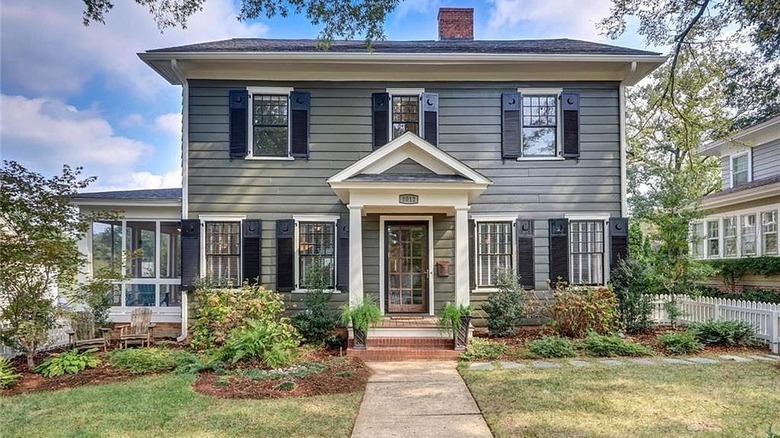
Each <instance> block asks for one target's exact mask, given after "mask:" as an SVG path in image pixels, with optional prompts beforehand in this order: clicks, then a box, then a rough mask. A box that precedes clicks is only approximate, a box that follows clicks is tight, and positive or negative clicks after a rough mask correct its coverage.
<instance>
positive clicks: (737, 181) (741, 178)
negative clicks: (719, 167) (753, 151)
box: [731, 152, 750, 187]
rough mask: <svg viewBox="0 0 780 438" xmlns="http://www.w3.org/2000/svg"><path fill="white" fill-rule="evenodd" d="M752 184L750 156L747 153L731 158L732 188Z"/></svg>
mask: <svg viewBox="0 0 780 438" xmlns="http://www.w3.org/2000/svg"><path fill="white" fill-rule="evenodd" d="M748 182H750V154H748V153H747V152H745V153H743V154H739V155H733V156H732V157H731V187H738V186H741V185H742V184H747V183H748Z"/></svg>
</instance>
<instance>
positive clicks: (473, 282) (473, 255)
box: [469, 219, 477, 290]
mask: <svg viewBox="0 0 780 438" xmlns="http://www.w3.org/2000/svg"><path fill="white" fill-rule="evenodd" d="M476 232H477V225H476V223H475V222H474V220H472V219H469V285H470V286H471V289H472V290H474V289H476V288H477V243H476V236H475V235H476Z"/></svg>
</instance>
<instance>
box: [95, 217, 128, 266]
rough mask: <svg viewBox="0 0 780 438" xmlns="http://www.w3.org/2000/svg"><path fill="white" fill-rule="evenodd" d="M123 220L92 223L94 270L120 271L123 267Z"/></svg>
mask: <svg viewBox="0 0 780 438" xmlns="http://www.w3.org/2000/svg"><path fill="white" fill-rule="evenodd" d="M123 233H124V227H122V222H121V221H114V222H93V223H92V272H93V273H98V272H99V271H106V270H107V271H112V272H119V271H120V270H121V267H122V235H123Z"/></svg>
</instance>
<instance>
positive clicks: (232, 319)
mask: <svg viewBox="0 0 780 438" xmlns="http://www.w3.org/2000/svg"><path fill="white" fill-rule="evenodd" d="M283 312H284V302H283V301H282V297H281V295H280V294H277V293H274V292H272V291H269V290H266V289H265V288H263V287H262V286H250V285H246V284H245V285H244V286H243V287H241V288H239V289H227V288H224V289H223V288H199V289H198V290H196V291H195V308H194V316H195V323H194V324H193V326H192V346H193V347H195V348H197V349H201V350H209V349H214V348H217V347H220V346H221V345H222V344H224V343H225V340H226V339H227V337H228V334H229V333H230V332H231V331H232V330H234V329H236V328H239V327H243V326H245V325H246V323H247V321H250V320H278V319H279V318H280V317H281V315H282V313H283Z"/></svg>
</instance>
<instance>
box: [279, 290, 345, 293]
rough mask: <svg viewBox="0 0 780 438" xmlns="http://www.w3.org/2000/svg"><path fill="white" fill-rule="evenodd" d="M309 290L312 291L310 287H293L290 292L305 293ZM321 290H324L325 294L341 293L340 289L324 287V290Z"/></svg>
mask: <svg viewBox="0 0 780 438" xmlns="http://www.w3.org/2000/svg"><path fill="white" fill-rule="evenodd" d="M309 292H312V290H311V289H293V290H292V291H290V293H292V294H307V293H309ZM323 292H325V293H326V294H340V293H341V291H340V290H338V289H325V290H323Z"/></svg>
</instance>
